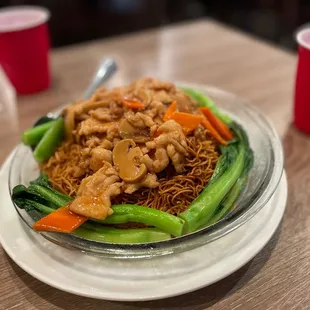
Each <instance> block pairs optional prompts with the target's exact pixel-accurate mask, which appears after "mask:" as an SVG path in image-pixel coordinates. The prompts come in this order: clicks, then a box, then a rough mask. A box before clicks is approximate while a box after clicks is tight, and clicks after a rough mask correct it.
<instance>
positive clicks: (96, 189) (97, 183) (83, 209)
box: [69, 162, 123, 220]
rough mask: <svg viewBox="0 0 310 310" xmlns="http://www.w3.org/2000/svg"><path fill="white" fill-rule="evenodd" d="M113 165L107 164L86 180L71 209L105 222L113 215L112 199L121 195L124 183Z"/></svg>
mask: <svg viewBox="0 0 310 310" xmlns="http://www.w3.org/2000/svg"><path fill="white" fill-rule="evenodd" d="M119 181H120V179H119V177H118V174H117V172H116V171H115V169H114V168H113V167H112V166H111V164H109V163H107V162H105V163H104V166H103V167H102V168H100V169H99V170H98V171H97V172H96V173H94V174H93V175H91V176H89V177H87V178H84V179H83V180H82V182H81V185H80V187H79V189H78V192H77V197H76V198H75V199H74V200H73V201H72V202H71V203H70V205H69V209H70V210H71V211H72V212H75V213H77V214H80V215H84V216H87V217H90V218H95V219H100V220H103V219H105V218H106V217H107V216H109V215H110V214H112V213H113V210H112V209H111V198H112V197H115V196H117V195H119V194H120V193H121V187H122V185H123V184H122V183H121V182H119Z"/></svg>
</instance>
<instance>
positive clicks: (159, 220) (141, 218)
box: [100, 204, 184, 237]
mask: <svg viewBox="0 0 310 310" xmlns="http://www.w3.org/2000/svg"><path fill="white" fill-rule="evenodd" d="M112 209H113V212H114V213H113V214H112V215H110V216H108V217H107V218H106V219H105V220H103V221H100V222H101V223H105V224H122V223H129V222H137V223H143V224H146V225H148V226H155V227H157V228H159V229H161V230H163V231H165V232H167V233H170V234H171V235H173V236H175V237H178V236H181V234H182V230H183V225H184V221H183V220H182V219H181V218H178V217H176V216H174V215H171V214H169V213H166V212H162V211H159V210H155V209H152V208H147V207H142V206H138V205H130V204H123V205H116V206H112Z"/></svg>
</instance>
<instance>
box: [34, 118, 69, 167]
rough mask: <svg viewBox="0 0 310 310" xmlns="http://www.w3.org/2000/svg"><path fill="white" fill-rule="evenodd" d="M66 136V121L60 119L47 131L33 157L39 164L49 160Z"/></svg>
mask: <svg viewBox="0 0 310 310" xmlns="http://www.w3.org/2000/svg"><path fill="white" fill-rule="evenodd" d="M63 135H64V119H63V118H62V117H59V118H58V119H57V120H56V121H55V122H54V123H53V124H52V125H51V127H50V128H49V129H48V130H47V131H46V133H45V134H44V136H43V137H42V139H41V140H40V142H39V144H38V145H37V146H36V148H35V150H34V152H33V156H34V158H35V159H36V160H37V161H38V162H43V161H45V160H47V159H49V158H50V157H51V156H52V155H53V154H54V152H55V149H56V147H57V146H58V144H59V143H60V142H61V140H62V138H63Z"/></svg>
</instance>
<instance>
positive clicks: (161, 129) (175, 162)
mask: <svg viewBox="0 0 310 310" xmlns="http://www.w3.org/2000/svg"><path fill="white" fill-rule="evenodd" d="M172 104H174V105H175V110H176V111H177V112H178V113H179V114H180V115H179V116H178V118H177V119H176V118H175V119H173V117H170V116H171V115H170V114H169V113H168V112H169V109H170V107H171V106H173V105H172ZM199 113H200V112H199V110H198V108H197V105H196V102H195V101H194V100H193V99H192V98H191V97H189V96H188V95H187V94H185V93H184V92H183V91H181V90H179V89H177V88H176V86H175V85H174V84H172V83H166V82H162V81H159V80H156V79H152V78H143V79H140V80H138V81H136V82H134V83H133V84H131V85H129V86H124V87H119V88H115V89H113V90H111V91H108V90H105V89H100V90H98V91H97V92H96V93H95V94H94V95H93V97H92V98H90V99H89V100H85V101H79V102H77V103H75V104H72V105H70V106H68V107H67V108H65V109H64V111H63V115H64V118H65V131H66V140H65V141H64V142H63V144H62V145H60V147H59V149H58V151H57V152H56V153H55V154H54V156H53V157H52V158H51V159H50V160H49V162H48V163H47V164H45V165H43V166H42V169H43V171H45V172H46V173H47V174H48V176H49V177H50V179H53V175H55V171H54V170H53V169H54V168H53V167H55V166H57V167H58V169H59V166H60V165H61V167H62V168H63V173H64V174H65V175H66V180H67V183H68V182H69V184H68V186H67V187H65V188H62V191H64V192H66V193H67V194H68V193H69V190H70V194H73V195H75V196H76V198H75V200H73V202H72V203H71V204H70V210H72V211H73V212H76V213H78V214H80V215H84V216H87V217H92V218H96V219H104V218H106V217H107V216H108V215H110V214H111V213H112V209H111V208H110V207H111V199H112V198H113V197H116V196H118V195H120V194H122V193H127V194H132V193H134V192H136V191H138V190H139V189H141V188H150V189H154V188H156V187H158V186H159V182H158V178H159V174H160V173H162V172H164V171H165V170H166V169H167V168H168V166H170V168H171V167H172V168H173V169H174V170H175V173H176V174H182V173H183V172H184V171H185V168H184V167H185V163H186V158H187V156H188V155H189V149H188V148H189V146H188V143H187V138H186V136H187V135H188V134H189V133H190V132H192V133H194V130H192V129H191V128H192V127H193V126H192V125H191V124H192V123H191V124H190V125H191V126H189V128H186V127H184V124H183V122H180V121H179V119H182V117H184V116H186V115H189V114H190V116H192V117H196V118H195V121H197V119H198V120H199V117H200V116H199ZM168 114H169V115H168ZM197 124H198V125H199V123H197ZM196 127H197V126H196ZM195 130H196V131H195V132H199V133H200V134H201V135H204V134H205V130H204V128H203V127H202V126H201V125H199V127H198V128H195ZM199 130H200V131H199ZM60 154H62V155H61V156H60ZM63 156H64V157H66V158H67V161H68V158H72V160H71V161H73V160H75V162H76V163H75V165H76V167H77V169H76V170H75V171H71V170H70V171H69V170H68V169H67V168H66V161H64V160H63ZM73 158H74V159H73ZM55 163H56V165H55ZM71 164H72V162H71ZM55 169H56V168H55ZM57 174H58V175H59V171H57Z"/></svg>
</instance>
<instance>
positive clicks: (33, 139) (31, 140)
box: [22, 120, 56, 146]
mask: <svg viewBox="0 0 310 310" xmlns="http://www.w3.org/2000/svg"><path fill="white" fill-rule="evenodd" d="M55 122H56V121H55V120H53V121H49V122H47V123H44V124H41V125H38V126H36V127H33V128H30V129H27V130H25V131H24V133H23V135H22V142H23V143H24V144H25V145H29V146H36V145H37V144H38V143H39V142H40V140H41V139H42V137H43V136H44V134H45V133H46V132H47V131H48V130H49V129H50V128H51V126H53V124H55Z"/></svg>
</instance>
